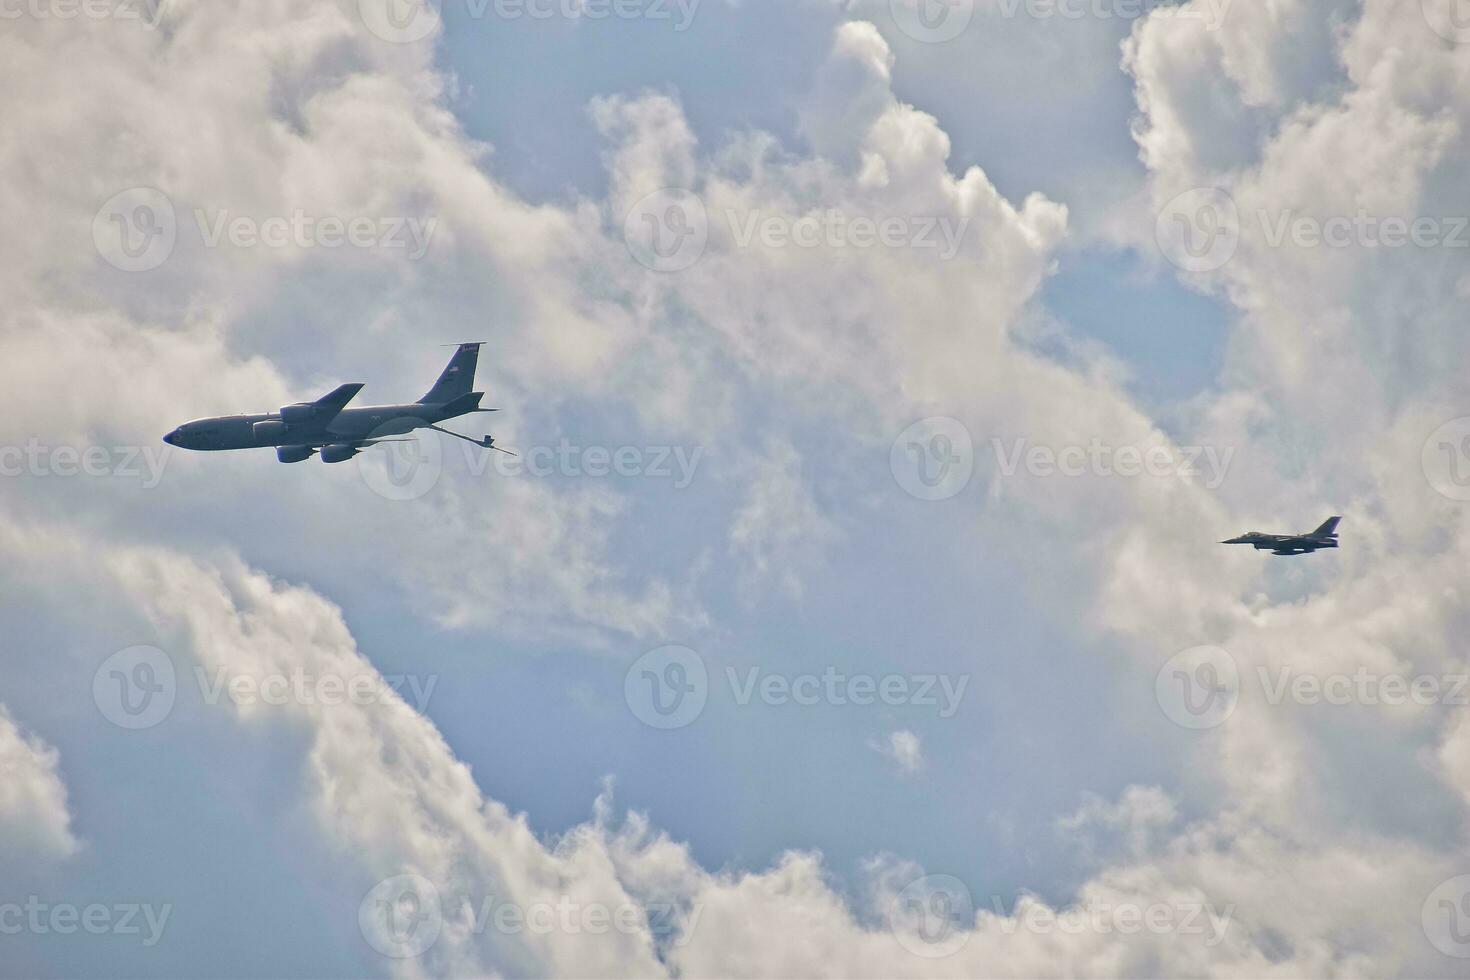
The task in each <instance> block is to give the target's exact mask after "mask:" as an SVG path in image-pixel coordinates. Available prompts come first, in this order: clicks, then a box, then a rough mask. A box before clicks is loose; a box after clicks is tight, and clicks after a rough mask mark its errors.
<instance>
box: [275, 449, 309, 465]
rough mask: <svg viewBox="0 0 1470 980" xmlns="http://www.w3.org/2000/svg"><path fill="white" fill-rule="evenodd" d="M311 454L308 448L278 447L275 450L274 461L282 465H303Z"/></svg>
mask: <svg viewBox="0 0 1470 980" xmlns="http://www.w3.org/2000/svg"><path fill="white" fill-rule="evenodd" d="M312 452H313V450H312V448H311V447H310V446H279V447H277V449H276V459H278V460H280V461H281V462H283V463H304V462H306V461H307V460H308V459H311V454H312Z"/></svg>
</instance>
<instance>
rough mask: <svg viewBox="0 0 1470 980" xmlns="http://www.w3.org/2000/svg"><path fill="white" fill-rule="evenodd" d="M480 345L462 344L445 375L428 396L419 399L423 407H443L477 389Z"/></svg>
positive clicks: (441, 376) (445, 370) (450, 361)
mask: <svg viewBox="0 0 1470 980" xmlns="http://www.w3.org/2000/svg"><path fill="white" fill-rule="evenodd" d="M480 347H481V345H480V344H460V345H459V349H458V350H456V351H455V352H454V356H453V357H451V358H450V359H449V364H448V365H447V366H446V367H445V368H444V373H443V374H441V375H439V380H438V381H436V382H434V387H432V388H430V389H429V391H428V394H426V395H424V397H422V398H420V399H419V403H420V404H423V405H443V404H445V403H446V402H452V401H454V400H455V399H456V398H463V397H464V396H465V395H468V394H469V393H470V391H471V390H472V389H473V388H474V387H475V367H476V365H477V364H478V363H479V360H480Z"/></svg>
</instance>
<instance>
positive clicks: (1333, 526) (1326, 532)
mask: <svg viewBox="0 0 1470 980" xmlns="http://www.w3.org/2000/svg"><path fill="white" fill-rule="evenodd" d="M1341 520H1342V518H1341V517H1329V518H1327V520H1326V521H1325V522H1324V523H1323V524H1322V526H1321V527H1319V528H1317V530H1315V531H1313V532H1312V537H1314V538H1335V537H1337V525H1338V522H1340V521H1341Z"/></svg>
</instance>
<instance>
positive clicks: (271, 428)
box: [250, 420, 290, 443]
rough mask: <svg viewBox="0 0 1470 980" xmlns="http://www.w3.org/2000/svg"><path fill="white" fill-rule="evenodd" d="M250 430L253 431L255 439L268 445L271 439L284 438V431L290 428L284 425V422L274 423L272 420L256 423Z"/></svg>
mask: <svg viewBox="0 0 1470 980" xmlns="http://www.w3.org/2000/svg"><path fill="white" fill-rule="evenodd" d="M250 428H251V429H252V430H253V431H254V433H255V438H256V439H257V440H259V441H261V442H267V443H268V442H270V441H271V440H273V439H281V438H284V437H285V435H286V430H287V429H288V428H290V426H288V425H286V423H285V422H276V421H274V420H272V421H269V422H256V423H255V424H254V425H253V426H251V427H250Z"/></svg>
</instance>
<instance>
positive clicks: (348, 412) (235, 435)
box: [163, 404, 469, 452]
mask: <svg viewBox="0 0 1470 980" xmlns="http://www.w3.org/2000/svg"><path fill="white" fill-rule="evenodd" d="M466 414H469V413H468V412H449V411H446V410H445V406H443V405H422V404H411V405H370V406H366V407H364V408H347V409H343V410H342V411H341V412H339V413H338V414H337V415H336V416H335V417H333V418H332V419H330V420H329V421H327V422H326V423H325V424H323V423H320V422H315V421H310V422H299V423H291V424H288V425H286V426H285V429H284V430H283V431H269V430H271V429H273V428H274V427H271V426H267V427H265V428H266V430H267V431H266V432H264V433H262V432H261V431H260V430H258V429H257V428H256V424H257V423H260V422H276V423H279V422H281V416H280V415H279V414H278V413H277V414H270V415H222V416H218V417H216V418H207V419H195V420H194V421H192V422H185V423H184V424H183V425H181V426H179V427H178V428H177V429H174V430H173V431H172V432H170V433H169V434H168V435H166V436H164V437H163V441H164V442H166V443H168V444H169V445H171V446H178V447H179V448H180V449H193V450H198V451H200V452H218V451H221V450H226V449H270V448H272V447H275V446H312V447H320V446H328V445H332V444H334V443H356V442H362V441H364V440H368V439H381V438H384V437H389V436H398V435H403V434H404V433H407V432H412V431H413V430H414V429H421V428H424V427H425V426H429V425H434V424H435V423H438V422H443V421H445V420H447V419H452V418H458V417H459V416H460V415H466Z"/></svg>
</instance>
